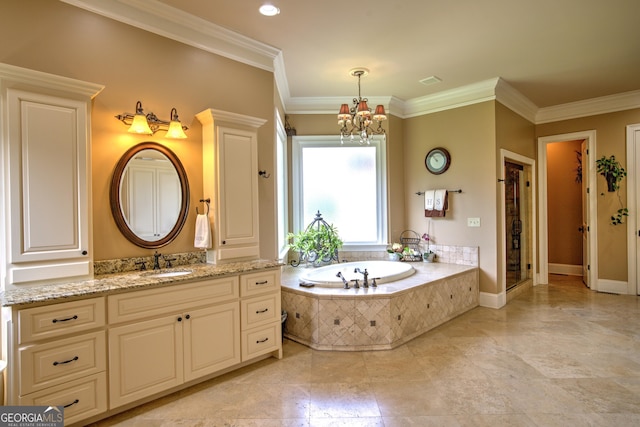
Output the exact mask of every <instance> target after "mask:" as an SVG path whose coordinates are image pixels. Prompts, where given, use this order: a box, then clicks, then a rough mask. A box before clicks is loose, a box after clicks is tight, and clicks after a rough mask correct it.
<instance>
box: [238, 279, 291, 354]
mask: <svg viewBox="0 0 640 427" xmlns="http://www.w3.org/2000/svg"><path fill="white" fill-rule="evenodd" d="M240 296H241V303H240V307H241V308H240V313H241V316H242V318H241V326H242V360H243V361H245V360H249V359H252V358H254V357H257V356H260V355H262V354H266V353H270V352H273V351H278V352H279V354H278V357H282V345H281V343H282V326H281V312H282V310H281V295H280V271H279V270H269V271H264V272H259V273H251V274H243V275H242V276H240Z"/></svg>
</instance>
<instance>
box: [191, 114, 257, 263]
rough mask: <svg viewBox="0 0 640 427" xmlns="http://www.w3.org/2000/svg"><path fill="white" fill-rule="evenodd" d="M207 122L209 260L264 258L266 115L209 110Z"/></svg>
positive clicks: (205, 188) (205, 173) (204, 135)
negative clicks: (262, 137) (262, 136)
mask: <svg viewBox="0 0 640 427" xmlns="http://www.w3.org/2000/svg"><path fill="white" fill-rule="evenodd" d="M196 117H197V118H198V120H199V121H200V122H201V123H202V158H203V191H204V194H205V197H210V198H211V211H210V215H211V216H210V218H211V219H212V230H213V247H212V249H211V250H209V251H208V252H207V261H209V262H212V263H217V262H219V261H227V260H232V259H241V258H245V259H255V258H258V257H259V254H260V247H259V243H260V242H259V233H258V218H259V216H258V134H257V129H258V128H259V127H260V126H262V125H263V124H264V123H265V122H266V120H263V119H259V118H255V117H249V116H244V115H241V114H234V113H229V112H225V111H219V110H213V109H207V110H205V111H202V112H201V113H199V114H197V115H196Z"/></svg>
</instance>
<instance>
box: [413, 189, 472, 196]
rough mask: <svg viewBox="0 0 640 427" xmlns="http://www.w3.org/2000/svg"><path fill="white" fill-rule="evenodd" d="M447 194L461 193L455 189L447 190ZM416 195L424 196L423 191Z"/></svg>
mask: <svg viewBox="0 0 640 427" xmlns="http://www.w3.org/2000/svg"><path fill="white" fill-rule="evenodd" d="M447 192H449V193H462V190H461V189H457V190H447ZM416 194H417V195H418V196H422V195H424V191H418V192H417V193H416Z"/></svg>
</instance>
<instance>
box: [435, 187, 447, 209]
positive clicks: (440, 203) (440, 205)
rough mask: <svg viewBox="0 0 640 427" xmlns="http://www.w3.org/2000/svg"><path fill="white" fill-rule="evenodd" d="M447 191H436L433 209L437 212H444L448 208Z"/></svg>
mask: <svg viewBox="0 0 640 427" xmlns="http://www.w3.org/2000/svg"><path fill="white" fill-rule="evenodd" d="M446 201H447V190H442V189H440V190H435V202H434V205H433V209H434V210H436V211H444V210H445V209H446V208H447V205H446Z"/></svg>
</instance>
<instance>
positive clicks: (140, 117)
mask: <svg viewBox="0 0 640 427" xmlns="http://www.w3.org/2000/svg"><path fill="white" fill-rule="evenodd" d="M129 132H131V133H140V134H146V135H152V134H153V131H151V128H150V127H149V122H148V121H147V117H146V116H145V115H144V114H136V115H135V116H133V122H132V123H131V126H130V127H129Z"/></svg>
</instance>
